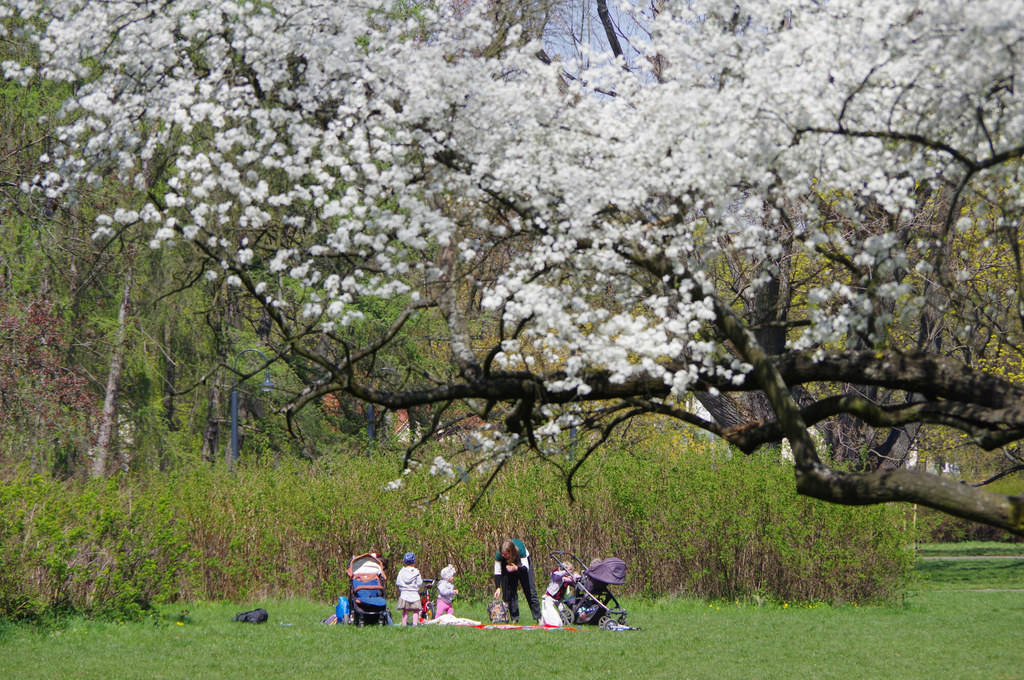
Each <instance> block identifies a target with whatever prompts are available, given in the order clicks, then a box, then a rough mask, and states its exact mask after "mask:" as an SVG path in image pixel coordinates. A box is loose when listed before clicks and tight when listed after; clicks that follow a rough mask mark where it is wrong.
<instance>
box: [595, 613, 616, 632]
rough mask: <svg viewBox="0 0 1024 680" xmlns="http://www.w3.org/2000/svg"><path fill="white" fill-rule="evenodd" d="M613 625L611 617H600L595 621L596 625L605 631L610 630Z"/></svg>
mask: <svg viewBox="0 0 1024 680" xmlns="http://www.w3.org/2000/svg"><path fill="white" fill-rule="evenodd" d="M613 624H614V621H612V617H610V616H602V617H601V618H600V619H598V620H597V625H598V626H600V627H601V628H604V629H606V630H607V629H610V628H611V627H612V625H613Z"/></svg>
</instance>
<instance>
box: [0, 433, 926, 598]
mask: <svg viewBox="0 0 1024 680" xmlns="http://www.w3.org/2000/svg"><path fill="white" fill-rule="evenodd" d="M397 468H398V458H397V456H396V455H395V454H388V455H384V454H381V455H378V456H373V457H367V456H355V455H337V456H335V457H332V458H328V459H322V460H321V461H320V462H319V464H318V465H317V466H316V467H309V466H304V465H300V464H298V463H296V464H289V465H285V466H283V467H280V468H277V469H274V468H271V467H261V466H254V467H248V468H246V467H242V468H241V469H240V470H239V471H238V472H237V473H236V474H233V475H232V474H228V473H226V472H223V471H220V470H210V469H192V470H188V471H179V472H174V473H166V474H163V475H158V476H151V477H147V478H132V477H125V478H121V479H119V480H117V481H105V482H96V481H93V482H88V483H84V484H68V483H60V482H56V481H52V480H47V479H43V478H41V477H38V476H34V477H29V476H26V475H20V474H10V475H9V476H8V478H7V479H5V480H4V481H3V482H2V485H0V615H2V616H4V617H11V618H35V617H39V616H42V615H44V614H46V613H47V612H52V611H60V610H75V611H80V612H84V613H87V614H93V615H104V616H106V615H116V616H130V615H132V614H133V613H138V612H139V611H141V610H142V609H144V608H145V607H147V606H149V605H150V604H152V603H157V602H165V601H173V600H176V599H183V600H189V599H214V600H218V599H229V600H251V599H259V598H264V597H270V596H275V597H282V596H285V597H286V596H291V595H302V596H312V597H319V598H323V599H324V600H332V599H334V598H335V597H337V595H338V594H339V593H342V592H344V591H345V589H346V588H347V578H346V577H345V575H344V570H345V567H346V566H347V562H348V560H349V558H350V557H351V556H352V555H354V554H357V553H361V552H365V551H367V550H369V549H370V548H375V549H377V550H378V551H380V552H381V553H382V554H383V555H385V556H387V557H389V558H390V559H391V563H392V564H397V561H398V559H399V557H400V556H401V554H402V553H404V552H406V551H413V552H416V553H417V554H418V555H419V557H420V567H421V570H422V571H423V572H424V573H425V574H426V575H428V576H430V575H435V574H436V573H437V572H438V571H439V570H440V569H441V567H443V566H444V565H445V564H446V563H448V562H451V563H453V564H455V565H456V566H457V567H458V569H459V576H458V577H457V578H458V584H459V588H460V591H461V593H462V594H463V596H468V597H487V596H488V595H487V594H488V593H489V592H490V590H491V585H490V583H491V581H490V573H491V569H492V566H493V554H494V551H495V546H496V544H497V542H498V541H499V540H500V539H501V538H502V537H504V536H507V535H508V536H521V537H523V538H524V539H525V540H526V541H527V543H528V545H529V547H530V549H531V551H532V552H533V553H534V555H535V564H536V565H537V567H536V568H537V571H538V574H539V575H538V580H540V581H543V580H544V576H543V572H546V571H547V570H548V569H550V568H551V566H553V564H554V563H553V562H552V560H551V559H550V558H549V557H548V555H547V553H548V552H550V551H553V550H570V551H573V552H576V553H577V554H579V555H580V556H581V557H583V559H584V560H587V561H589V560H590V559H591V558H593V557H604V556H608V555H617V556H619V557H621V558H623V559H624V560H626V562H627V564H628V565H629V574H628V582H627V584H626V585H625V586H623V587H621V588H620V589H618V592H621V593H623V594H627V595H632V594H649V595H654V594H666V593H687V594H692V595H696V596H701V597H716V598H717V597H728V598H736V597H755V598H769V599H779V600H790V601H793V600H805V601H808V600H809V601H828V602H840V601H850V600H853V601H870V600H878V599H885V598H890V597H892V596H894V595H896V594H897V593H899V592H900V589H901V588H902V585H903V583H904V582H905V579H906V578H907V575H908V573H909V570H910V568H911V565H912V561H913V555H912V554H911V552H910V551H908V550H907V548H906V546H907V545H908V544H909V543H911V542H912V541H913V537H911V536H909V535H907V532H908V528H907V524H908V523H907V522H906V520H905V511H904V510H903V509H902V508H900V507H896V506H878V507H867V508H847V507H841V506H831V505H826V504H823V503H820V502H817V501H811V500H807V499H803V498H799V497H797V496H796V495H795V494H794V492H793V483H792V470H791V468H789V467H787V466H786V465H784V464H780V463H778V462H777V461H774V460H771V459H769V457H768V456H764V455H762V456H757V457H752V458H745V457H742V456H740V455H738V454H735V455H734V454H732V453H731V452H730V451H729V450H728V449H725V448H723V447H720V446H717V445H712V444H707V445H706V446H705V445H703V444H698V445H694V444H693V443H692V442H690V443H687V442H684V443H683V445H680V442H678V441H675V440H673V439H672V438H670V437H667V436H665V437H662V438H661V439H656V440H654V441H649V442H647V443H646V444H645V446H644V449H643V451H636V450H634V451H626V450H618V451H616V450H611V451H608V452H606V453H605V454H604V455H603V456H602V457H601V458H600V459H599V460H595V461H593V462H592V463H588V467H587V468H585V474H584V476H583V477H581V478H580V479H579V480H577V481H578V482H580V484H581V486H580V488H578V489H577V500H576V502H575V503H574V504H570V503H569V501H568V499H567V496H566V493H565V489H564V481H563V480H562V479H561V478H560V477H559V476H558V475H557V474H555V471H554V469H553V468H552V467H550V466H548V465H547V464H545V463H543V462H539V461H517V462H515V463H512V464H510V465H508V466H507V469H506V470H505V471H504V472H503V473H502V475H501V476H500V477H499V479H498V481H497V482H496V483H494V484H493V485H491V487H490V489H489V490H488V492H487V493H486V494H484V496H483V499H482V500H481V502H480V503H479V505H478V506H477V508H476V509H475V510H474V511H470V505H471V503H472V501H473V499H474V498H475V497H476V495H477V494H478V493H479V491H480V488H481V487H480V486H479V485H480V482H479V481H475V482H474V481H470V482H469V483H467V484H464V485H462V486H460V487H458V488H456V489H454V490H452V491H450V492H449V493H448V494H447V496H446V498H445V499H444V500H442V501H438V502H430V503H424V502H421V501H423V500H425V499H429V498H431V497H433V496H435V495H436V494H437V493H438V492H439V491H441V490H442V489H443V485H444V483H445V482H446V481H447V480H442V479H439V478H436V477H431V476H430V475H428V474H425V473H413V474H410V475H406V476H405V477H404V478H403V481H404V484H403V485H402V487H401V488H400V489H399V490H398V491H383V490H382V489H383V486H384V485H385V484H386V483H387V481H388V480H390V479H393V478H395V477H396V476H397Z"/></svg>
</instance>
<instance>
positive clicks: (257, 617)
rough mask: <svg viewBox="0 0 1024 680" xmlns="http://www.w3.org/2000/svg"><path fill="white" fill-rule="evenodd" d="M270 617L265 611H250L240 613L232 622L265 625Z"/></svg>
mask: <svg viewBox="0 0 1024 680" xmlns="http://www.w3.org/2000/svg"><path fill="white" fill-rule="evenodd" d="M269 618H270V615H269V614H267V610H266V609H253V610H252V611H248V612H242V613H241V614H238V615H237V616H235V618H233V619H232V621H241V622H242V623H266V621H267V619H269Z"/></svg>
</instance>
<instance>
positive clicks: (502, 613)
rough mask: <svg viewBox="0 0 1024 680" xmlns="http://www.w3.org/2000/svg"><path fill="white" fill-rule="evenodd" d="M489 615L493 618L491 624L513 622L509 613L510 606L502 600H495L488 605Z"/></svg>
mask: <svg viewBox="0 0 1024 680" xmlns="http://www.w3.org/2000/svg"><path fill="white" fill-rule="evenodd" d="M487 614H488V616H490V617H491V623H508V622H509V621H511V620H512V617H511V616H509V613H508V605H507V604H505V603H504V602H502V601H501V600H495V601H494V602H492V603H490V604H489V605H487Z"/></svg>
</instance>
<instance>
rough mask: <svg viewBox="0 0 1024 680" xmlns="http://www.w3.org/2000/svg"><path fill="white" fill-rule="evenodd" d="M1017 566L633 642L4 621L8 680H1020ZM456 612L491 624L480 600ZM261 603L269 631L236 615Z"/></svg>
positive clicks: (694, 611) (286, 610)
mask: <svg viewBox="0 0 1024 680" xmlns="http://www.w3.org/2000/svg"><path fill="white" fill-rule="evenodd" d="M1022 563H1024V561H1021V562H1017V561H1010V560H1006V559H998V560H961V561H952V560H941V561H940V560H927V561H922V562H921V570H922V571H921V579H920V580H918V581H917V582H916V583H915V584H913V586H912V587H911V589H910V590H909V591H908V596H907V597H906V598H905V599H904V600H903V601H902V602H900V603H898V604H893V605H888V606H855V605H846V606H841V607H830V606H825V605H806V604H805V605H796V604H789V603H781V604H778V603H776V604H768V605H765V606H761V607H758V606H756V605H754V604H752V603H734V602H723V601H717V602H710V603H709V602H705V601H698V600H691V599H685V598H677V599H665V600H658V601H645V600H639V599H631V598H624V599H623V604H624V605H625V606H626V608H627V609H628V610H629V619H630V623H632V624H633V625H635V626H640V627H641V628H642V630H638V631H623V632H609V631H603V630H598V629H593V628H589V627H588V628H586V629H582V630H577V631H557V630H556V631H521V630H479V629H472V628H454V627H434V626H424V627H422V628H415V629H414V628H400V627H367V628H362V629H357V628H355V627H352V626H327V625H324V624H322V623H320V620H321V619H323V618H325V617H326V616H328V615H329V614H330V613H331V612H332V609H331V606H330V605H329V604H327V603H316V602H310V601H307V600H289V601H281V602H262V603H247V605H246V607H239V606H238V605H233V604H224V603H199V604H192V605H176V606H167V607H162V608H161V609H160V610H159V612H158V614H157V615H154V616H152V617H150V618H149V619H147V620H144V621H141V622H130V623H123V624H119V623H112V622H99V621H87V620H84V619H72V620H70V621H68V622H66V624H65V625H63V626H61V627H54V628H51V629H46V630H44V629H29V628H26V627H21V626H14V625H10V624H6V625H4V624H2V623H0V677H3V678H11V679H26V680H29V679H32V678H46V679H48V680H49V679H51V678H55V677H56V678H61V680H67V679H70V678H238V677H252V678H310V679H317V680H321V679H326V678H334V677H341V676H344V675H358V676H370V677H375V678H399V677H409V676H410V675H413V674H414V675H415V676H418V677H424V678H467V679H481V678H484V679H486V678H505V677H508V678H517V679H528V678H540V677H547V676H554V675H565V676H568V677H572V678H599V677H618V676H628V677H643V678H708V679H711V678H714V679H715V680H721V679H723V678H755V679H761V678H765V679H771V678H779V679H786V680H793V679H801V678H815V679H819V678H820V679H823V680H824V679H828V678H844V679H845V678H849V679H855V680H874V679H877V678H894V679H900V680H903V679H912V678H921V679H922V680H925V679H928V680H931V679H933V678H965V679H966V678H979V679H981V678H985V679H989V680H991V679H999V678H1015V679H1016V678H1021V677H1024V592H1019V591H1018V592H1014V591H1012V590H1007V588H1022V587H1024V575H1022V572H1021V564H1022ZM992 587H998V588H1000V589H999V590H985V589H986V588H992ZM457 604H458V606H457V608H456V613H458V614H459V615H460V616H470V617H473V618H477V619H482V618H484V616H485V613H484V607H483V604H482V603H476V604H470V605H467V604H466V603H462V602H460V603H457ZM252 606H264V607H265V608H266V609H267V610H268V611H269V612H270V616H271V619H270V622H269V623H267V624H263V625H259V626H254V625H250V624H241V623H233V622H232V621H231V618H232V616H233V615H234V614H235V613H236V612H238V611H240V610H241V609H243V608H250V607H252ZM186 609H187V610H188V613H187V614H183V612H184V610H186ZM178 618H181V619H182V621H181V624H180V625H179V623H178V621H177V619H178Z"/></svg>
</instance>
